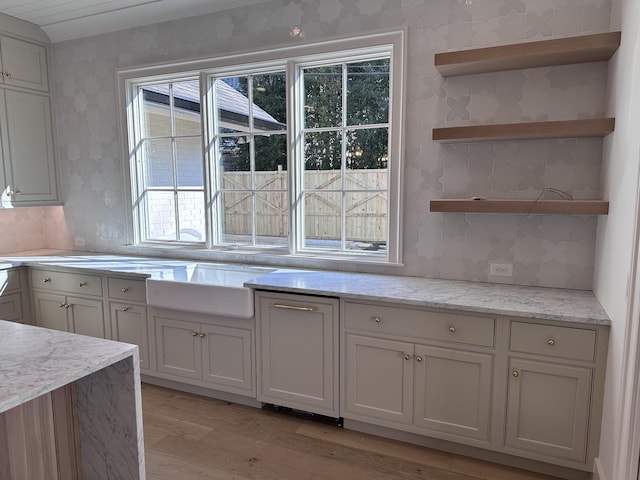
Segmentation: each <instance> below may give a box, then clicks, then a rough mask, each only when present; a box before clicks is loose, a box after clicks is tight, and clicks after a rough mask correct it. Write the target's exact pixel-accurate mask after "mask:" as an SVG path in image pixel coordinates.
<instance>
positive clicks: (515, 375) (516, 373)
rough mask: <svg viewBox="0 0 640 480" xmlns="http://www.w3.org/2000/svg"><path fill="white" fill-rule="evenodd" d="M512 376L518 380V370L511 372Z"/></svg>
mask: <svg viewBox="0 0 640 480" xmlns="http://www.w3.org/2000/svg"><path fill="white" fill-rule="evenodd" d="M511 375H513V376H514V378H518V377H519V376H520V373H519V372H518V371H517V370H514V371H513V372H511Z"/></svg>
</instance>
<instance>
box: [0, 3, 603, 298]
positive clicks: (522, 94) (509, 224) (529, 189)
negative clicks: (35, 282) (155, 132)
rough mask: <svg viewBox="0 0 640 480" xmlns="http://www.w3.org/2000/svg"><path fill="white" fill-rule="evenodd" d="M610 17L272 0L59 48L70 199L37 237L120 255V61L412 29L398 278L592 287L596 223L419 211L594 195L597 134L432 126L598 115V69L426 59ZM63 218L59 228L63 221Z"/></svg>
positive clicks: (588, 7) (556, 33)
mask: <svg viewBox="0 0 640 480" xmlns="http://www.w3.org/2000/svg"><path fill="white" fill-rule="evenodd" d="M610 11H611V1H610V0H273V1H271V2H267V3H264V4H259V5H253V6H250V7H242V8H237V9H233V10H228V11H225V12H219V13H215V14H211V15H206V16H200V17H194V18H188V19H183V20H178V21H173V22H168V23H163V24H158V25H150V26H145V27H140V28H135V29H131V30H125V31H122V32H117V33H112V34H104V35H100V36H96V37H90V38H85V39H79V40H73V41H68V42H63V43H60V44H56V45H54V47H53V67H54V79H55V96H56V111H57V123H58V135H59V146H60V157H61V159H60V160H61V173H62V183H63V192H64V199H65V207H64V210H63V217H64V219H63V220H62V219H61V218H60V213H58V212H52V213H50V212H49V209H45V212H44V227H42V228H43V231H44V232H46V235H45V236H46V238H45V239H44V243H45V246H47V247H52V248H62V247H65V246H66V247H68V245H69V243H70V242H69V235H73V236H81V237H84V238H85V240H86V243H87V247H85V248H88V249H90V250H95V251H107V252H118V251H120V250H121V249H122V244H123V242H124V235H125V223H124V222H125V219H124V213H123V210H124V208H125V206H124V205H123V197H122V191H123V180H122V178H123V176H122V168H123V158H122V152H121V143H120V142H121V140H120V129H119V126H118V117H117V108H116V91H115V88H116V85H115V81H114V71H115V70H116V69H118V68H123V67H131V66H139V65H144V64H154V63H159V62H171V61H178V60H184V59H187V58H196V57H204V56H216V55H220V54H225V53H229V52H238V51H247V50H252V49H264V48H268V47H270V46H281V45H286V44H291V43H293V42H313V41H319V40H323V39H328V38H332V37H336V36H341V37H342V36H351V35H358V34H364V33H370V32H375V31H382V30H393V29H398V28H405V27H406V28H407V33H408V35H407V52H408V55H407V64H406V72H407V77H406V87H407V88H406V99H405V100H406V107H405V114H406V119H405V133H404V141H403V143H404V159H403V160H404V169H405V172H404V186H403V188H404V211H403V221H404V228H403V242H404V263H405V265H406V266H405V267H403V268H398V269H397V270H396V272H397V273H400V274H406V275H415V276H425V277H440V278H454V279H465V280H479V281H504V280H505V279H500V278H493V277H490V276H489V264H490V263H494V262H496V263H511V264H513V266H514V268H513V273H514V276H513V278H507V279H506V280H507V281H509V282H513V283H517V284H524V285H542V286H554V287H568V288H580V289H589V288H591V282H592V276H593V257H594V249H595V238H596V224H597V218H596V217H581V216H564V215H560V216H537V215H533V216H524V215H468V214H467V215H465V214H437V213H430V212H429V208H428V203H429V200H430V199H435V198H447V197H449V198H453V197H458V196H463V197H470V196H474V195H478V196H491V197H513V196H515V197H524V198H536V196H537V195H538V192H540V190H541V189H542V188H544V187H555V188H558V189H562V190H564V191H567V192H569V193H571V194H572V195H573V196H574V197H575V198H597V197H599V196H600V181H599V175H600V156H601V151H602V140H599V139H597V140H593V139H579V140H576V139H569V140H535V141H521V142H486V143H476V144H455V145H441V144H437V143H434V142H433V141H432V140H431V129H432V128H434V127H443V126H452V125H470V124H478V123H491V122H498V123H506V122H517V121H528V120H546V119H549V120H565V119H571V118H590V117H597V116H602V115H604V114H605V113H606V100H607V99H606V86H607V85H606V84H607V64H606V63H593V64H581V65H571V66H558V67H549V68H537V69H528V70H514V71H509V72H499V73H488V74H481V75H468V76H460V77H449V78H447V79H444V78H442V77H441V76H440V75H439V74H438V72H437V71H436V69H435V68H434V66H433V55H434V53H435V52H438V51H446V50H455V49H463V48H468V47H472V46H486V45H498V44H504V43H512V42H521V41H529V40H541V39H547V38H557V37H564V36H572V35H579V34H585V33H596V32H604V31H608V30H609V25H610ZM293 26H300V28H301V29H302V31H303V33H304V35H303V38H302V39H301V38H298V37H292V36H291V35H290V32H291V28H292V27H293ZM1 218H2V215H0V219H1ZM60 222H64V224H65V228H58V226H59V224H60ZM67 231H68V232H70V233H69V234H67V233H66V232H67ZM346 268H350V267H346ZM353 268H354V269H356V267H353Z"/></svg>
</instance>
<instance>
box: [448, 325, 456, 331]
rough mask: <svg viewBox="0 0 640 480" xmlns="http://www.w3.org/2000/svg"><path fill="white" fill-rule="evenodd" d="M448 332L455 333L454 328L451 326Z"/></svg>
mask: <svg viewBox="0 0 640 480" xmlns="http://www.w3.org/2000/svg"><path fill="white" fill-rule="evenodd" d="M449 331H450V332H451V333H456V327H454V326H453V325H451V326H450V327H449Z"/></svg>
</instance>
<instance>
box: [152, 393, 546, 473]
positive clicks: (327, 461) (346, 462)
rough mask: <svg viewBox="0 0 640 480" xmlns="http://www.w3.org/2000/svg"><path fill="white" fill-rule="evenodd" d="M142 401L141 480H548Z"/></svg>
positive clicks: (276, 421)
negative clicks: (144, 471) (143, 477)
mask: <svg viewBox="0 0 640 480" xmlns="http://www.w3.org/2000/svg"><path fill="white" fill-rule="evenodd" d="M142 398H143V412H144V422H145V425H144V428H145V452H146V463H147V478H148V480H196V479H197V480H212V479H216V480H252V479H259V480H306V479H308V480H343V479H345V480H346V479H348V480H391V479H406V480H418V479H420V480H553V479H552V477H548V476H544V475H538V474H534V473H530V472H526V471H523V470H518V469H515V468H510V467H503V466H501V465H496V464H493V463H489V462H484V461H481V460H475V459H471V458H467V457H462V456H458V455H453V454H449V453H446V452H440V451H437V450H432V449H428V448H424V447H420V446H416V445H412V444H407V443H403V442H399V441H395V440H389V439H385V438H381V437H376V436H373V435H367V434H364V433H360V432H354V431H350V430H344V429H341V428H339V427H334V426H331V425H325V424H319V423H315V422H311V421H309V420H307V419H304V418H298V417H293V416H288V415H284V414H282V413H279V412H272V411H265V410H260V409H256V408H251V407H246V406H243V405H236V404H231V403H228V402H224V401H220V400H214V399H210V398H206V397H200V396H197V395H192V394H188V393H184V392H177V391H174V390H170V389H166V388H162V387H156V386H150V385H143V389H142Z"/></svg>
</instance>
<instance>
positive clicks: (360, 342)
mask: <svg viewBox="0 0 640 480" xmlns="http://www.w3.org/2000/svg"><path fill="white" fill-rule="evenodd" d="M412 354H413V344H411V343H404V342H395V341H391V340H384V339H379V338H370V337H363V336H358V335H347V336H346V357H347V358H346V360H345V361H346V369H345V371H346V379H345V388H346V405H345V411H344V412H342V414H343V416H344V417H345V418H349V413H354V414H357V415H360V416H365V417H369V418H371V419H380V420H385V421H390V422H393V423H400V424H403V425H410V424H411V421H412V411H411V410H412V394H413V367H414V362H413V360H412V356H413V355H412Z"/></svg>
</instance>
